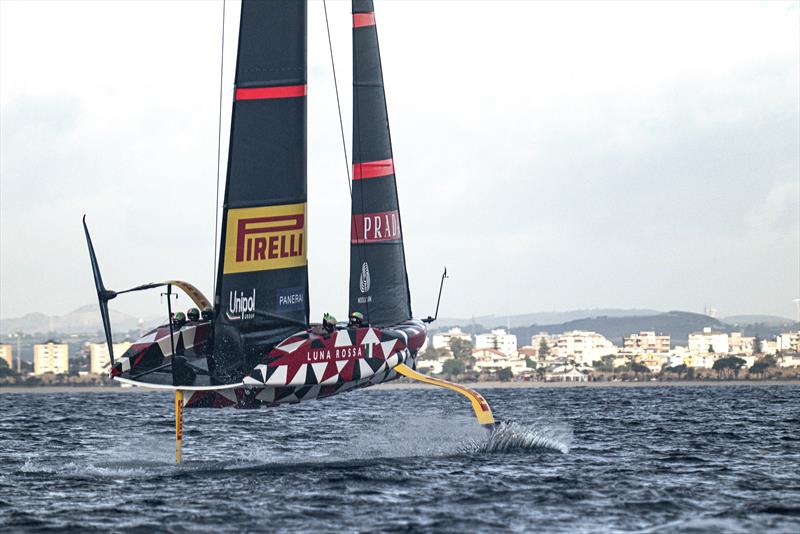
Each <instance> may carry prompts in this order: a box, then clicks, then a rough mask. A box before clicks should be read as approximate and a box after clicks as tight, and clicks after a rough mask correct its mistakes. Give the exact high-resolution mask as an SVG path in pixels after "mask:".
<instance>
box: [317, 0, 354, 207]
mask: <svg viewBox="0 0 800 534" xmlns="http://www.w3.org/2000/svg"><path fill="white" fill-rule="evenodd" d="M322 7H323V8H324V9H325V28H326V29H327V30H328V50H330V52H331V69H333V87H334V88H335V89H336V108H337V109H338V110H339V130H340V131H341V132H342V151H343V152H344V168H345V170H346V171H347V189H348V190H349V191H350V197H351V198H352V196H353V185H352V184H351V183H350V160H348V159H347V143H346V142H345V140H344V122H342V104H341V103H340V101H339V83H338V82H337V81H336V63H334V61H333V42H332V41H331V27H330V24H328V3H327V2H326V0H322Z"/></svg>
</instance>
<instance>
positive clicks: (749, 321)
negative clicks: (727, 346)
mask: <svg viewBox="0 0 800 534" xmlns="http://www.w3.org/2000/svg"><path fill="white" fill-rule="evenodd" d="M722 322H724V323H727V324H730V325H755V324H764V325H767V326H784V327H791V325H793V324H795V322H796V321H794V320H792V319H788V318H786V317H779V316H777V315H731V316H730V317H723V318H722Z"/></svg>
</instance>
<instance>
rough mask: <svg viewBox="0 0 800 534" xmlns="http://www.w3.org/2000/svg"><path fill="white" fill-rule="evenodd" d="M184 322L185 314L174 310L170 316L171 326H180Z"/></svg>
mask: <svg viewBox="0 0 800 534" xmlns="http://www.w3.org/2000/svg"><path fill="white" fill-rule="evenodd" d="M184 324H186V314H185V313H183V312H176V313H175V314H174V316H173V318H172V326H174V327H175V328H180V327H182V326H183V325H184Z"/></svg>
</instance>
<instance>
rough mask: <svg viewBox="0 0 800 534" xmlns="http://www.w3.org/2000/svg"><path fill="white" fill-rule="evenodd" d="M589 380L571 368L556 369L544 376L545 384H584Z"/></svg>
mask: <svg viewBox="0 0 800 534" xmlns="http://www.w3.org/2000/svg"><path fill="white" fill-rule="evenodd" d="M588 379H589V378H588V377H587V376H586V375H585V374H583V373H581V372H580V371H578V370H577V369H573V368H566V367H558V368H554V369H553V370H552V371H550V372H549V373H546V374H545V375H544V380H545V382H586V381H587V380H588Z"/></svg>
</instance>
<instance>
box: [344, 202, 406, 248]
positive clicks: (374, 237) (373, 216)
mask: <svg viewBox="0 0 800 534" xmlns="http://www.w3.org/2000/svg"><path fill="white" fill-rule="evenodd" d="M401 239H403V235H402V232H401V230H400V214H399V213H398V212H397V210H393V211H382V212H380V213H357V214H354V215H353V223H352V225H351V231H350V242H351V243H380V242H383V241H400V240H401Z"/></svg>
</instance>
